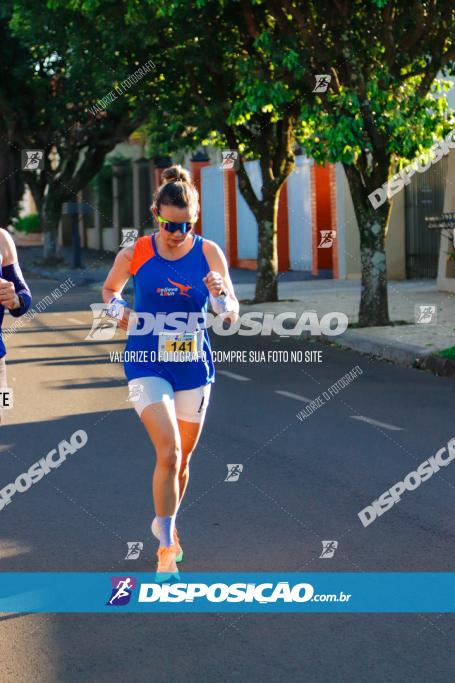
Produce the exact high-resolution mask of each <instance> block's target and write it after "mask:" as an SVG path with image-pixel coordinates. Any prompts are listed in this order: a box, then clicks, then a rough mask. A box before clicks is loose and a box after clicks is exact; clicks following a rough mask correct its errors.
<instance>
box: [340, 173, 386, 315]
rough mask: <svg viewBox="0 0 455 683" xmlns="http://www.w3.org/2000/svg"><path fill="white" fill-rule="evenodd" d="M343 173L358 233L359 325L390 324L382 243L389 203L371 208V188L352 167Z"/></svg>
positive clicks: (383, 241) (383, 243) (384, 239)
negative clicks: (360, 285)
mask: <svg viewBox="0 0 455 683" xmlns="http://www.w3.org/2000/svg"><path fill="white" fill-rule="evenodd" d="M345 171H346V175H347V177H348V181H349V188H350V190H351V195H352V199H353V203H354V209H355V215H356V218H357V224H358V226H359V232H360V260H361V267H362V280H361V284H362V290H361V295H360V307H359V326H360V327H373V326H381V325H390V319H389V305H388V295H387V263H386V254H385V241H386V234H387V227H388V224H389V218H390V209H391V203H390V201H389V200H387V201H386V202H384V204H382V206H380V207H378V208H377V209H374V208H373V205H372V204H371V202H370V200H369V199H368V195H369V194H370V193H371V192H372V191H373V190H374V188H367V187H365V185H364V184H363V182H362V180H361V177H360V175H359V173H358V172H357V171H356V169H354V168H353V167H352V166H345ZM383 175H385V176H386V175H387V174H386V173H384V174H383Z"/></svg>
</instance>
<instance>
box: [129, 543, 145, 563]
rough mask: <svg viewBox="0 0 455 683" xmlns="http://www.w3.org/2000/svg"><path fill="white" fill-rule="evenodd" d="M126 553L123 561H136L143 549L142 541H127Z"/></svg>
mask: <svg viewBox="0 0 455 683" xmlns="http://www.w3.org/2000/svg"><path fill="white" fill-rule="evenodd" d="M127 545H128V552H127V553H126V557H125V560H137V559H138V558H139V555H140V554H141V551H142V550H143V548H144V544H143V543H142V541H127Z"/></svg>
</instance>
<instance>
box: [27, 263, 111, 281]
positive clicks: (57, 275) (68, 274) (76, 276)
mask: <svg viewBox="0 0 455 683" xmlns="http://www.w3.org/2000/svg"><path fill="white" fill-rule="evenodd" d="M84 270H88V268H86V269H84V268H82V269H81V271H80V272H78V271H77V270H65V269H62V270H43V269H42V268H39V267H38V266H30V265H24V266H23V271H24V273H25V275H28V274H30V275H37V276H39V277H42V278H46V279H48V280H56V281H57V282H64V281H65V280H67V279H68V278H71V279H72V280H73V281H74V282H75V283H76V284H77V285H91V284H97V283H99V284H100V285H101V284H102V283H103V282H104V277H102V278H100V277H99V275H98V276H97V275H95V274H94V275H90V274H86V273H84Z"/></svg>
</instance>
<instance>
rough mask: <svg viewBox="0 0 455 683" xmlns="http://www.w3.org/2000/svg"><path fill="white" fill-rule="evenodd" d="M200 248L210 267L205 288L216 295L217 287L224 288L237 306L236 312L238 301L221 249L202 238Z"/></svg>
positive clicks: (217, 292)
mask: <svg viewBox="0 0 455 683" xmlns="http://www.w3.org/2000/svg"><path fill="white" fill-rule="evenodd" d="M202 249H203V252H204V256H205V258H206V259H207V263H208V264H209V268H210V272H209V273H208V275H207V282H206V284H207V289H208V290H209V291H210V294H212V295H213V296H218V294H219V291H218V290H219V289H222V290H224V291H225V292H226V293H227V294H228V295H229V297H230V298H231V299H232V301H233V302H234V306H236V308H237V311H236V312H238V310H239V302H238V301H237V297H236V296H235V291H234V285H233V284H232V280H231V276H230V275H229V269H228V264H227V261H226V257H225V255H224V254H223V251H222V249H220V247H219V246H218V245H217V244H216V243H215V242H212V241H211V240H204V244H203V247H202Z"/></svg>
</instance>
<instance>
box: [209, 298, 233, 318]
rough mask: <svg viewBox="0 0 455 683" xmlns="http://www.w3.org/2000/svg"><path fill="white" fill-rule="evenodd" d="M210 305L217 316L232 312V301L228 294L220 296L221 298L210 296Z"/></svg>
mask: <svg viewBox="0 0 455 683" xmlns="http://www.w3.org/2000/svg"><path fill="white" fill-rule="evenodd" d="M210 303H211V304H212V309H213V311H214V313H216V314H217V315H222V314H223V313H230V312H234V308H233V304H234V301H233V300H232V298H231V297H230V296H229V294H222V295H221V296H213V295H212V294H210Z"/></svg>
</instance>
